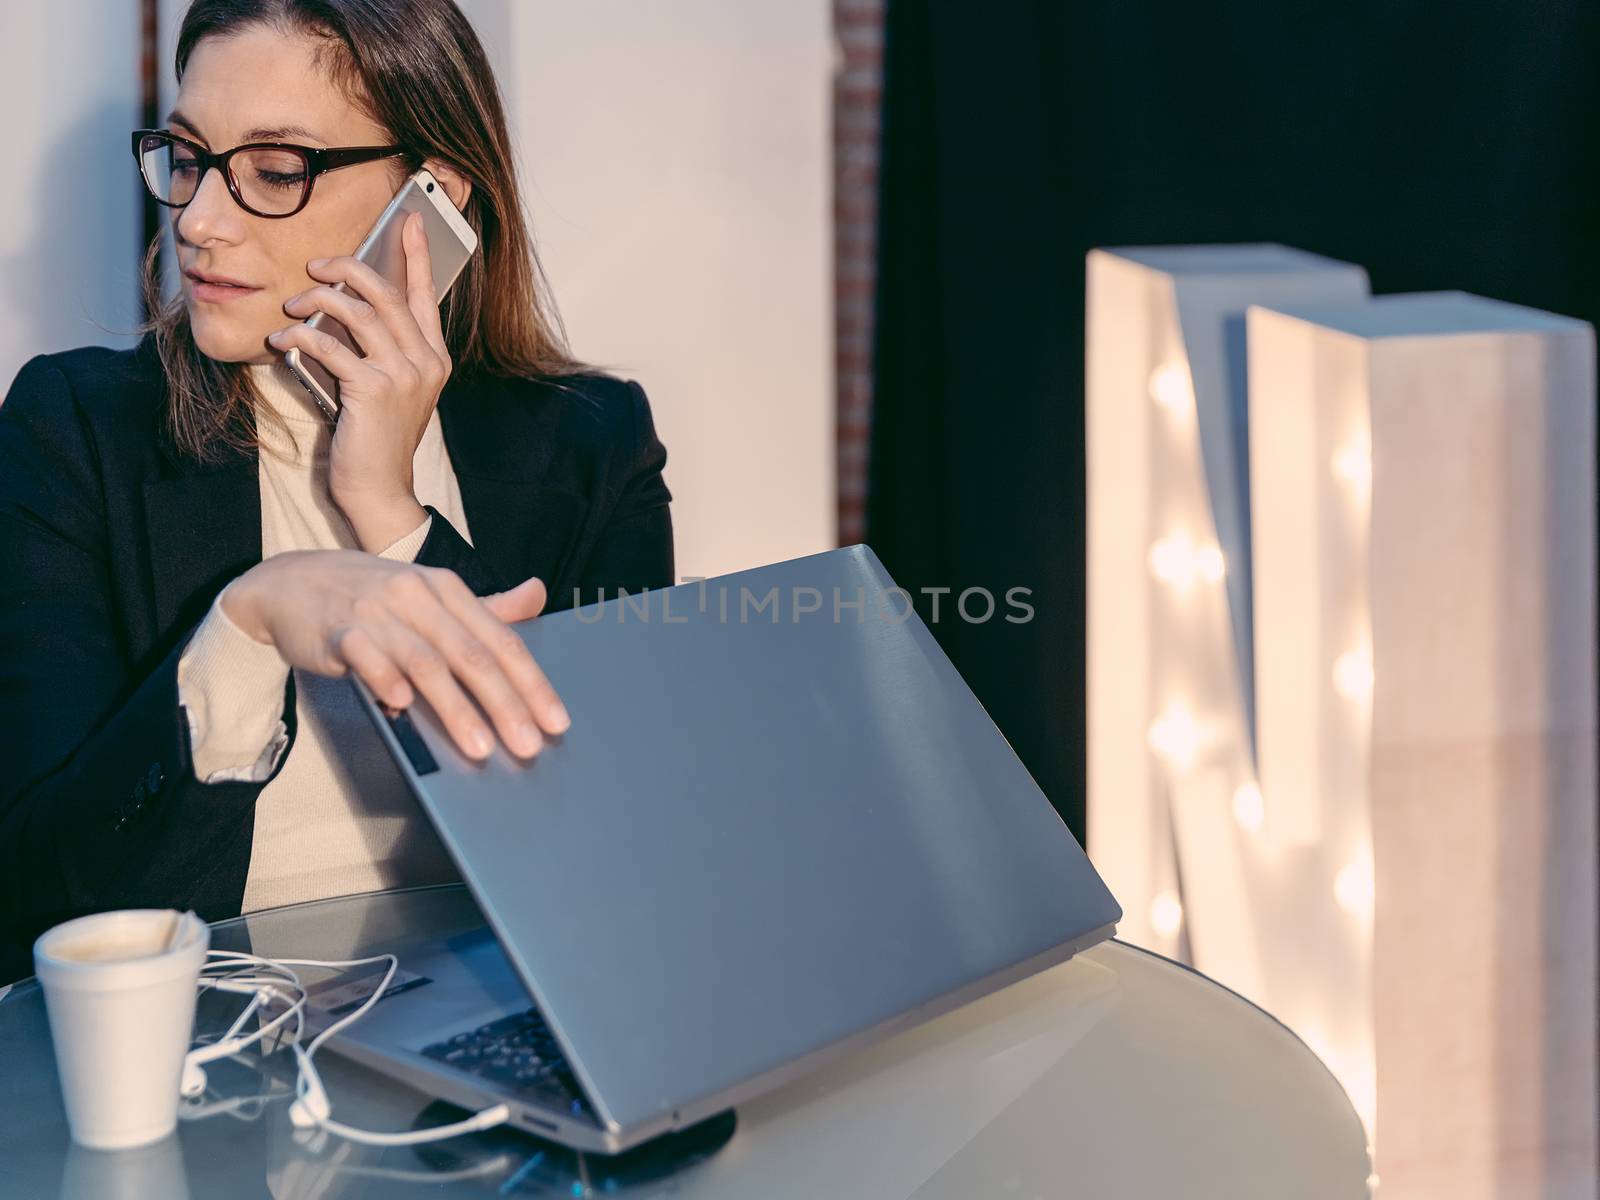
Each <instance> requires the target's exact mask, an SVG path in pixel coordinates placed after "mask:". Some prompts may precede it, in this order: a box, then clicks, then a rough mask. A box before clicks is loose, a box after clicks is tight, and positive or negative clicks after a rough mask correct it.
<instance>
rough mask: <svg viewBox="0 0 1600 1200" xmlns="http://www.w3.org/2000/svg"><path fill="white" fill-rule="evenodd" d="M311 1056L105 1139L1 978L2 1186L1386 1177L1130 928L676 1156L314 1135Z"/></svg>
mask: <svg viewBox="0 0 1600 1200" xmlns="http://www.w3.org/2000/svg"><path fill="white" fill-rule="evenodd" d="M482 925H483V918H482V916H481V914H480V913H479V911H478V908H477V906H476V904H475V903H474V902H473V900H472V898H471V896H470V895H469V894H468V892H467V891H466V889H465V888H464V887H463V886H461V885H447V886H442V887H432V888H417V889H408V890H403V891H396V892H381V893H374V894H370V895H363V896H349V897H340V898H338V899H334V900H324V901H319V902H316V903H313V904H302V905H295V906H292V907H288V908H281V909H272V910H269V911H264V912H259V913H252V914H250V915H249V916H247V917H240V918H237V919H234V920H231V921H224V922H220V923H219V924H217V925H215V926H214V927H213V932H212V945H213V947H215V948H217V949H232V950H248V951H251V952H253V953H256V954H264V955H273V956H278V957H294V958H317V959H349V958H358V957H363V956H366V955H370V954H376V953H381V952H385V951H393V952H394V953H396V954H398V955H399V956H400V962H401V965H402V966H404V965H405V961H406V948H407V947H408V946H415V945H416V944H417V943H418V941H419V939H422V938H428V937H437V936H441V935H445V936H448V935H452V934H456V933H464V932H467V931H470V930H472V929H476V928H480V927H481V926H482ZM302 977H303V978H306V979H307V981H308V982H309V981H310V980H311V979H312V978H316V977H319V976H317V975H316V974H315V973H314V972H311V971H310V970H309V969H307V970H306V971H304V972H303V973H302ZM242 1004H243V1000H242V999H241V998H239V997H236V996H235V997H229V996H225V995H221V994H218V993H211V994H208V995H207V996H205V997H203V998H202V1001H201V1005H200V1010H199V1013H198V1016H197V1028H198V1030H199V1031H200V1032H202V1033H203V1032H221V1031H222V1030H224V1029H226V1028H227V1025H228V1024H229V1023H230V1022H231V1019H232V1017H233V1015H234V1014H236V1013H237V1012H238V1011H239V1008H240V1006H241V1005H242ZM289 1059H290V1056H289V1055H288V1053H287V1052H286V1051H279V1052H278V1053H276V1054H270V1055H268V1056H266V1057H265V1058H261V1059H255V1058H248V1059H234V1060H223V1061H220V1062H216V1063H213V1064H211V1065H209V1066H208V1067H207V1068H206V1070H207V1075H208V1079H209V1083H210V1087H209V1089H208V1092H207V1094H206V1096H205V1097H204V1098H203V1099H202V1100H201V1101H200V1102H199V1103H198V1104H191V1105H187V1106H186V1107H185V1109H184V1110H183V1119H182V1120H181V1121H180V1122H179V1125H178V1131H177V1133H175V1134H174V1135H173V1136H171V1137H169V1138H167V1139H165V1140H164V1141H162V1142H160V1143H158V1144H156V1145H154V1146H150V1147H146V1148H143V1149H140V1150H133V1151H122V1152H118V1153H105V1152H99V1151H91V1150H84V1149H82V1148H80V1147H77V1146H75V1145H73V1144H72V1143H71V1140H70V1138H69V1137H68V1134H67V1126H66V1116H65V1113H64V1112H63V1110H62V1107H61V1097H60V1090H59V1087H58V1085H57V1082H56V1073H55V1060H54V1055H53V1053H52V1050H51V1045H50V1036H49V1026H48V1024H47V1021H46V1016H45V1009H44V998H43V995H42V994H41V993H40V991H39V988H38V985H37V984H36V983H35V982H34V981H33V980H31V979H30V980H25V981H23V982H21V983H19V984H17V985H15V986H14V987H12V988H11V989H10V990H9V991H8V992H6V993H4V994H3V995H0V1080H3V1084H4V1086H3V1087H0V1196H3V1197H7V1198H9V1197H13V1196H20V1197H28V1198H30V1200H32V1198H35V1197H72V1198H73V1200H78V1198H80V1197H83V1198H87V1197H93V1198H95V1200H105V1198H116V1197H130V1198H131V1197H139V1198H140V1200H144V1198H146V1197H162V1198H171V1200H185V1198H188V1197H195V1198H200V1197H205V1198H208V1200H209V1198H210V1197H232V1196H251V1197H254V1196H273V1197H280V1198H283V1197H316V1198H319V1200H329V1198H333V1197H355V1196H359V1197H389V1196H405V1195H412V1194H418V1195H421V1194H426V1195H429V1196H494V1195H501V1196H508V1195H514V1196H570V1197H585V1196H612V1195H618V1196H624V1195H625V1196H629V1197H647V1196H674V1197H683V1198H685V1200H691V1198H693V1200H701V1198H709V1197H749V1198H755V1200H789V1198H791V1197H793V1198H800V1197H805V1198H806V1200H812V1198H814V1197H829V1198H849V1197H862V1198H869V1197H870V1198H872V1200H901V1198H904V1197H917V1198H918V1200H945V1198H949V1200H956V1198H960V1200H970V1198H971V1197H976V1196H989V1197H1001V1198H1006V1200H1009V1198H1012V1197H1014V1198H1016V1200H1036V1198H1047V1197H1064V1196H1084V1197H1139V1198H1146V1197H1180V1196H1182V1197H1213V1196H1214V1197H1227V1198H1228V1200H1249V1198H1251V1197H1272V1198H1273V1200H1279V1198H1281V1197H1284V1196H1295V1197H1298V1198H1300V1200H1320V1198H1323V1197H1327V1198H1329V1200H1334V1198H1338V1200H1354V1198H1357V1197H1365V1196H1368V1195H1369V1187H1368V1177H1369V1173H1370V1170H1371V1167H1370V1165H1369V1156H1368V1152H1367V1145H1366V1137H1365V1134H1364V1132H1363V1129H1362V1126H1361V1123H1360V1121H1359V1120H1358V1119H1357V1117H1356V1114H1355V1111H1354V1110H1353V1109H1352V1108H1351V1106H1350V1103H1349V1101H1348V1099H1347V1098H1346V1097H1345V1095H1344V1093H1343V1091H1342V1090H1341V1089H1340V1087H1339V1085H1338V1083H1337V1082H1336V1081H1335V1080H1334V1078H1333V1076H1332V1075H1330V1074H1329V1073H1328V1071H1327V1070H1326V1068H1324V1067H1323V1065H1322V1063H1321V1062H1320V1061H1319V1060H1318V1059H1317V1058H1316V1057H1315V1056H1314V1055H1313V1054H1312V1053H1311V1052H1310V1051H1309V1050H1308V1049H1306V1047H1305V1046H1304V1045H1303V1044H1302V1043H1301V1042H1300V1041H1299V1039H1298V1038H1296V1037H1295V1036H1294V1034H1292V1033H1290V1032H1289V1030H1288V1029H1286V1028H1285V1027H1284V1026H1283V1025H1281V1024H1279V1023H1278V1022H1277V1021H1275V1020H1274V1019H1273V1018H1271V1017H1270V1016H1267V1015H1266V1014H1265V1013H1263V1012H1262V1011H1261V1010H1259V1009H1257V1008H1255V1007H1254V1006H1252V1005H1250V1004H1249V1003H1247V1002H1246V1001H1244V1000H1242V999H1240V998H1239V997H1238V996H1236V995H1234V994H1233V993H1231V992H1229V991H1227V990H1226V989H1224V988H1222V987H1221V986H1219V985H1218V984H1216V983H1213V982H1212V981H1211V980H1209V979H1207V978H1205V977H1204V976H1202V975H1199V974H1196V973H1195V972H1193V971H1190V970H1188V969H1187V968H1185V967H1182V966H1180V965H1178V964H1176V963H1173V962H1169V961H1168V960H1166V959H1163V958H1160V957H1157V956H1155V955H1153V954H1149V953H1147V952H1145V951H1142V950H1138V949H1135V948H1133V947H1131V946H1127V945H1124V944H1122V943H1120V942H1114V941H1113V942H1107V943H1104V944H1102V945H1101V946H1098V947H1096V948H1095V949H1093V950H1090V951H1088V952H1086V953H1083V954H1080V955H1079V956H1078V957H1076V958H1075V959H1073V960H1072V961H1070V962H1067V963H1063V964H1061V965H1060V966H1057V967H1053V968H1051V969H1049V970H1047V971H1044V972H1042V973H1041V974H1038V975H1035V976H1033V977H1032V978H1030V979H1026V980H1023V981H1022V982H1020V983H1017V984H1013V985H1012V986H1010V987H1008V988H1005V989H1003V990H1002V991H1000V992H997V993H995V994H993V995H990V996H987V997H985V998H984V999H982V1000H979V1001H976V1002H975V1003H972V1004H969V1005H967V1006H966V1007H964V1008H961V1009H959V1010H957V1011H955V1012H952V1013H948V1014H946V1015H945V1016H943V1017H940V1018H938V1019H936V1020H934V1021H932V1022H929V1023H926V1024H924V1025H922V1026H920V1027H918V1028H916V1029H913V1030H910V1031H908V1032H906V1033H903V1034H901V1035H899V1036H897V1037H895V1038H892V1039H890V1040H889V1041H886V1042H882V1043H879V1044H878V1045H877V1046H874V1047H872V1048H870V1049H868V1050H865V1051H862V1052H860V1053H857V1054H854V1055H852V1056H851V1057H849V1058H847V1059H844V1060H842V1061H839V1062H836V1063H834V1064H832V1065H830V1066H828V1067H825V1068H823V1069H822V1070H820V1071H817V1072H815V1073H813V1074H811V1075H808V1076H805V1077H804V1078H801V1079H799V1080H797V1081H794V1082H792V1083H790V1084H788V1085H787V1086H785V1087H783V1088H781V1089H779V1090H777V1091H774V1092H770V1093H768V1094H766V1095H764V1096H762V1097H760V1098H759V1099H757V1100H754V1101H752V1102H750V1103H747V1104H745V1105H742V1106H741V1107H740V1108H739V1110H738V1112H737V1114H736V1115H735V1118H734V1119H733V1120H731V1121H724V1122H722V1123H720V1125H719V1122H717V1121H716V1120H713V1121H712V1122H708V1123H706V1126H705V1127H704V1130H703V1131H702V1133H699V1134H686V1135H679V1138H680V1141H679V1142H677V1143H674V1144H673V1145H672V1146H671V1147H670V1148H668V1149H661V1148H659V1147H653V1146H646V1147H644V1148H642V1149H641V1150H638V1151H634V1152H632V1153H630V1154H628V1155H623V1156H619V1157H617V1158H613V1159H608V1158H605V1157H603V1156H592V1155H580V1154H575V1153H573V1152H571V1151H568V1150H565V1149H563V1148H562V1147H559V1146H555V1145H553V1144H550V1143H545V1142H541V1141H539V1140H537V1139H535V1138H532V1137H530V1136H528V1135H525V1134H522V1133H519V1132H516V1131H514V1130H509V1129H497V1130H490V1131H487V1132H485V1133H480V1134H474V1135H471V1136H468V1137H461V1138H454V1139H451V1140H448V1141H444V1142H439V1143H435V1144H433V1145H430V1146H418V1147H390V1148H381V1147H370V1146H364V1145H356V1144H354V1143H351V1142H348V1141H345V1140H343V1139H340V1138H336V1137H331V1136H329V1135H327V1134H325V1133H322V1132H320V1131H313V1135H312V1136H308V1134H307V1132H306V1131H298V1130H295V1129H294V1128H293V1126H292V1125H291V1124H290V1122H289V1118H288V1099H289V1097H290V1095H291V1094H292V1090H293V1082H294V1076H293V1071H292V1064H291V1063H290V1061H289ZM318 1064H319V1066H320V1067H321V1070H322V1074H323V1079H324V1081H325V1083H326V1084H327V1087H328V1091H329V1094H330V1096H331V1097H332V1099H333V1104H334V1110H335V1114H336V1116H337V1118H338V1119H339V1120H341V1121H343V1122H345V1123H347V1124H351V1125H355V1126H357V1127H360V1128H365V1129H374V1130H401V1129H411V1128H421V1127H424V1126H427V1125H436V1124H443V1123H445V1122H447V1121H449V1120H453V1119H456V1118H458V1117H460V1116H461V1115H462V1114H461V1112H460V1110H457V1109H451V1108H448V1107H447V1106H445V1105H442V1104H438V1103H434V1102H431V1101H430V1099H429V1098H428V1097H426V1096H424V1095H422V1094H420V1093H418V1092H415V1091H413V1090H411V1089H409V1088H407V1087H405V1086H403V1085H401V1084H397V1083H395V1082H392V1081H391V1080H389V1079H387V1078H386V1077H384V1076H381V1075H378V1074H376V1073H374V1072H372V1071H369V1070H367V1069H366V1068H364V1067H361V1066H359V1065H357V1064H355V1063H353V1062H349V1061H347V1060H344V1059H342V1058H340V1057H338V1056H337V1055H335V1054H332V1053H330V1052H328V1051H326V1050H324V1051H323V1052H322V1053H321V1054H319V1055H318ZM729 1125H732V1126H733V1130H732V1136H731V1138H730V1137H728V1136H727V1134H728V1128H727V1127H728V1126H729ZM713 1126H716V1127H717V1128H716V1129H714V1130H713V1129H712V1127H713ZM706 1131H710V1132H706ZM697 1138H698V1140H696V1139H697Z"/></svg>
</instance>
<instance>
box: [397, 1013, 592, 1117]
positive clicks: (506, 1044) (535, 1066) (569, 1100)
mask: <svg viewBox="0 0 1600 1200" xmlns="http://www.w3.org/2000/svg"><path fill="white" fill-rule="evenodd" d="M422 1053H423V1054H424V1055H426V1056H427V1057H428V1058H432V1059H436V1060H437V1061H439V1062H442V1063H446V1064H448V1065H449V1066H452V1067H454V1068H456V1069H457V1070H458V1071H465V1072H467V1073H468V1074H469V1075H477V1076H479V1077H481V1078H483V1079H488V1080H492V1081H493V1082H495V1083H497V1084H500V1085H501V1086H502V1087H504V1088H506V1089H507V1090H509V1091H512V1092H515V1093H516V1094H518V1095H521V1096H529V1097H533V1098H537V1099H539V1100H542V1101H545V1102H547V1103H550V1104H553V1105H555V1106H556V1107H558V1108H564V1109H566V1110H567V1111H568V1112H569V1113H571V1114H572V1115H573V1116H575V1117H580V1118H586V1119H588V1120H590V1121H593V1120H595V1115H594V1112H593V1110H592V1109H591V1108H590V1107H589V1102H588V1101H587V1100H585V1099H584V1097H583V1091H582V1090H581V1089H580V1088H579V1086H578V1081H577V1079H576V1078H574V1077H573V1074H572V1069H571V1068H570V1067H569V1066H567V1060H566V1058H565V1056H564V1055H562V1053H561V1047H560V1046H559V1045H558V1044H557V1043H556V1039H555V1035H554V1034H553V1033H551V1032H550V1027H549V1026H548V1025H546V1024H545V1023H544V1018H543V1017H542V1016H540V1014H539V1010H538V1009H537V1008H530V1009H529V1010H528V1011H527V1012H523V1013H516V1014H515V1015H513V1016H509V1017H504V1018H502V1019H501V1020H498V1021H490V1022H489V1023H488V1024H487V1025H480V1026H479V1027H478V1028H477V1029H472V1030H469V1031H467V1032H466V1033H458V1034H456V1035H455V1037H452V1038H447V1039H446V1040H444V1041H442V1042H435V1043H434V1044H433V1045H431V1046H425V1047H424V1048H423V1050H422Z"/></svg>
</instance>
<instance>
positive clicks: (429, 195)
mask: <svg viewBox="0 0 1600 1200" xmlns="http://www.w3.org/2000/svg"><path fill="white" fill-rule="evenodd" d="M413 212H420V213H421V214H422V231H423V232H424V233H425V234H427V235H428V257H429V259H430V260H431V261H432V263H433V287H434V290H435V291H436V292H437V293H438V295H439V299H440V300H441V301H442V300H443V299H444V296H445V293H446V292H448V291H449V290H450V285H451V284H452V283H454V282H455V281H456V276H457V275H459V274H461V268H462V267H464V266H466V265H467V260H468V259H469V258H471V257H472V255H473V253H474V252H475V251H476V250H477V249H478V235H477V234H476V233H475V232H473V229H472V226H471V225H469V224H467V219H466V218H465V217H463V216H462V215H461V212H460V210H459V209H457V208H456V206H455V205H454V204H453V203H451V201H450V197H449V196H448V195H446V194H445V190H444V188H443V187H441V186H440V185H439V181H438V180H436V179H435V178H434V177H433V175H432V174H431V173H430V172H428V171H418V172H417V173H416V174H414V175H412V176H411V178H410V179H408V180H406V183H405V186H404V187H402V188H401V189H400V190H399V191H398V192H396V193H395V197H394V199H393V200H391V201H390V202H389V206H388V207H387V208H385V209H384V210H383V213H382V214H381V215H380V216H379V217H378V220H377V222H376V223H375V224H374V225H373V226H372V231H371V232H370V233H368V234H367V236H366V238H365V239H364V240H363V241H362V243H361V245H360V246H358V247H357V248H356V253H355V257H356V258H358V259H359V260H360V261H362V262H364V263H366V264H367V265H368V266H369V267H371V268H372V269H373V270H374V271H376V272H378V274H380V275H382V276H383V277H384V278H386V279H389V280H391V281H393V282H394V283H397V284H399V285H400V286H401V287H402V288H403V287H405V283H406V252H405V247H404V245H403V243H402V242H401V234H402V232H403V230H404V221H405V219H406V217H407V216H408V215H409V214H411V213H413ZM333 288H334V290H335V291H339V292H344V291H348V290H350V289H349V287H348V285H346V283H345V282H344V280H342V279H341V280H340V281H339V282H338V283H336V284H334V285H333ZM306 324H307V325H309V326H310V327H311V328H312V329H320V330H322V331H324V332H326V333H331V334H332V335H333V336H334V337H336V338H338V339H339V340H340V341H341V342H343V343H344V344H345V345H346V346H348V347H349V348H350V350H351V352H352V353H354V354H355V355H356V356H357V357H358V358H360V357H365V356H364V355H363V354H362V351H361V347H360V346H359V345H357V344H356V341H355V339H354V338H353V337H351V335H350V331H349V330H348V329H346V328H345V327H344V325H343V324H341V323H340V322H339V321H337V320H335V319H334V318H333V317H331V316H329V315H328V314H327V313H325V312H320V311H319V312H316V313H313V314H312V315H311V318H310V319H309V320H307V321H306ZM283 361H284V364H285V365H286V366H287V367H288V368H289V370H291V371H293V372H294V375H295V378H296V379H298V380H299V381H300V384H301V386H302V387H304V388H305V389H306V391H307V392H308V393H310V395H311V398H312V399H313V400H315V401H316V402H317V406H318V407H319V408H321V409H322V411H323V412H324V413H326V414H327V416H328V419H329V420H330V421H337V420H338V419H339V381H338V379H336V378H335V377H334V376H333V375H332V374H331V373H329V371H328V369H327V368H326V367H324V366H323V365H322V364H321V363H320V362H318V361H317V360H316V359H315V358H313V357H312V356H311V355H309V354H302V353H301V352H300V347H298V346H294V347H291V348H290V349H289V350H288V351H287V352H286V353H285V354H284V356H283Z"/></svg>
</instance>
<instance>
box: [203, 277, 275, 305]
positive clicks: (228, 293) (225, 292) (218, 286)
mask: <svg viewBox="0 0 1600 1200" xmlns="http://www.w3.org/2000/svg"><path fill="white" fill-rule="evenodd" d="M186 278H187V279H188V280H189V291H190V293H191V294H192V295H193V296H194V298H195V299H196V300H206V301H210V302H218V303H220V302H222V301H227V300H238V299H240V298H241V297H243V296H253V295H254V294H255V293H257V292H259V291H260V290H261V289H260V288H254V287H236V286H234V285H233V284H229V283H207V282H206V281H205V280H203V279H196V278H195V277H194V276H193V275H189V276H187V277H186Z"/></svg>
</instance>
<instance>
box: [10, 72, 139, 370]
mask: <svg viewBox="0 0 1600 1200" xmlns="http://www.w3.org/2000/svg"><path fill="white" fill-rule="evenodd" d="M127 119H128V107H127V105H125V104H105V105H102V106H100V107H99V108H97V109H95V110H94V111H93V112H91V113H89V114H87V115H85V116H84V118H83V119H82V120H79V121H77V122H75V123H74V124H72V125H70V126H68V127H67V128H65V129H64V130H62V131H61V135H60V137H59V138H58V139H57V140H56V141H55V143H54V144H53V145H52V147H51V148H50V150H49V152H47V153H46V154H44V155H42V156H41V157H40V159H39V161H41V162H43V163H47V164H49V166H48V169H47V170H41V171H38V172H36V173H35V176H34V178H33V179H32V180H31V181H28V182H25V183H23V184H22V186H21V190H22V192H23V194H22V195H19V196H17V197H16V198H15V203H14V205H13V207H12V210H11V211H12V212H14V213H17V214H19V215H21V217H22V223H23V226H24V228H23V229H22V231H21V234H20V236H18V237H16V238H15V240H14V241H13V242H12V243H11V244H12V246H13V247H14V248H15V250H14V252H13V253H10V254H7V255H5V256H4V257H3V259H0V281H3V282H0V287H3V289H4V290H3V293H0V296H3V304H4V311H5V312H6V314H7V315H8V317H9V319H10V328H9V329H8V330H7V331H6V334H5V343H4V344H5V349H4V351H0V353H3V354H4V358H3V360H0V379H4V381H5V383H6V385H7V387H9V385H10V382H11V381H12V380H13V379H15V378H16V375H17V372H18V370H20V369H21V367H22V364H23V363H25V362H26V361H27V360H28V359H30V358H32V357H33V356H34V355H35V354H47V353H52V352H54V351H57V350H67V349H71V348H73V347H77V346H85V345H103V346H113V347H116V348H118V349H121V348H125V347H128V346H132V345H133V344H134V343H135V342H137V341H138V336H137V332H136V326H137V325H138V322H139V316H140V309H139V262H140V258H141V249H142V247H141V246H140V238H141V236H142V235H141V232H140V230H141V226H142V201H141V199H140V197H141V195H142V194H143V185H142V184H141V183H140V182H139V178H138V173H137V168H136V167H135V165H134V161H133V155H132V153H131V152H130V151H129V149H128V138H129V133H130V131H131V130H130V128H124V125H125V124H126V122H127ZM3 394H4V393H3V390H0V396H3Z"/></svg>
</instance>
